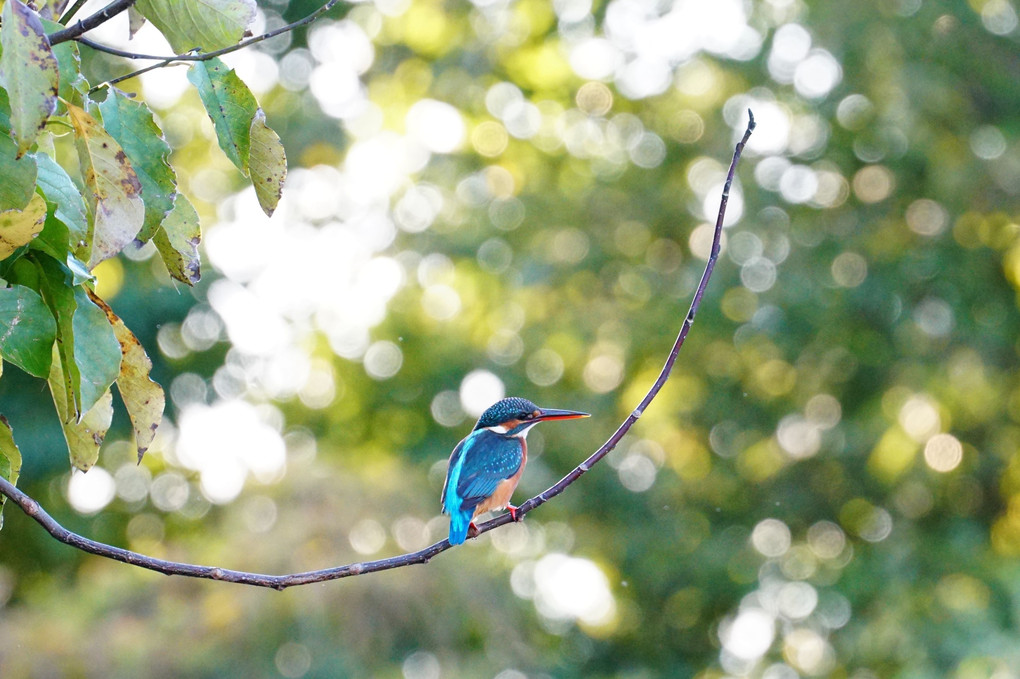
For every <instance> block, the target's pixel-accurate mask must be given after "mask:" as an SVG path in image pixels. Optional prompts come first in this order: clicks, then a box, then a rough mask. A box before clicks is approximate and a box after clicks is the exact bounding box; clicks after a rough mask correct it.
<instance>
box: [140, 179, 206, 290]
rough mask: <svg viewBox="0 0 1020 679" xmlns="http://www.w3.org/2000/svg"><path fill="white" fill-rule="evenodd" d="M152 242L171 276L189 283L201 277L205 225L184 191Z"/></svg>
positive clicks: (179, 194)
mask: <svg viewBox="0 0 1020 679" xmlns="http://www.w3.org/2000/svg"><path fill="white" fill-rule="evenodd" d="M152 242H153V243H155V244H156V250H157V251H158V252H159V256H160V257H161V258H162V259H163V263H164V264H166V268H167V271H169V272H170V275H171V276H173V277H174V278H176V279H177V280H179V281H180V282H182V283H184V284H186V285H194V284H195V283H198V281H199V279H201V277H202V270H201V261H200V260H199V258H198V244H199V243H200V242H202V229H201V227H200V225H199V223H198V213H197V212H195V208H194V206H193V205H192V204H191V201H189V200H188V199H187V198H186V197H185V196H184V194H182V193H178V194H177V199H176V200H175V201H174V209H173V210H171V211H170V214H168V215H167V216H166V219H164V220H163V224H162V225H160V227H159V229H157V230H156V235H155V236H153V238H152Z"/></svg>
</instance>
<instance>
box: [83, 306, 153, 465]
mask: <svg viewBox="0 0 1020 679" xmlns="http://www.w3.org/2000/svg"><path fill="white" fill-rule="evenodd" d="M89 298H90V299H91V300H92V302H93V303H95V305H96V306H98V307H99V308H100V309H102V310H103V312H104V313H105V314H106V318H107V320H109V321H110V325H111V326H113V332H114V334H115V335H116V336H117V341H119V342H120V350H121V353H122V354H123V360H121V363H120V375H118V377H117V388H118V389H119V390H120V396H121V398H122V399H124V406H125V407H126V408H127V411H128V416H129V417H130V418H131V424H132V426H133V427H134V430H135V444H136V445H137V447H138V461H139V462H141V461H142V456H143V455H144V454H145V451H146V450H148V449H149V445H150V444H151V443H152V439H153V438H155V436H156V429H158V428H159V424H160V422H162V421H163V408H164V406H165V405H166V398H165V396H164V395H163V388H162V387H160V386H159V385H158V384H156V383H155V382H153V381H152V380H151V379H150V378H149V373H150V372H151V371H152V361H151V360H150V359H149V356H148V354H146V353H145V349H143V348H142V345H141V343H140V342H139V341H138V338H137V337H135V335H134V333H133V332H131V331H130V330H129V329H128V327H127V326H126V325H124V321H122V320H120V318H119V317H118V316H117V314H115V313H113V309H111V308H110V307H109V305H108V304H107V303H106V302H104V301H103V300H102V299H100V298H99V297H98V296H97V295H95V294H94V293H89Z"/></svg>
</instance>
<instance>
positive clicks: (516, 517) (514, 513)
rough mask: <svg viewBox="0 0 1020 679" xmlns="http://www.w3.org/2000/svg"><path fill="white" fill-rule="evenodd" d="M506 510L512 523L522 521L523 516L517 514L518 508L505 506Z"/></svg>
mask: <svg viewBox="0 0 1020 679" xmlns="http://www.w3.org/2000/svg"><path fill="white" fill-rule="evenodd" d="M506 508H507V511H509V512H510V518H511V519H513V520H514V522H517V521H523V520H524V515H523V514H518V513H517V510H518V509H520V507H514V506H513V505H507V506H506Z"/></svg>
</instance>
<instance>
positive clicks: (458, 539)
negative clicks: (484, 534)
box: [450, 511, 472, 545]
mask: <svg viewBox="0 0 1020 679" xmlns="http://www.w3.org/2000/svg"><path fill="white" fill-rule="evenodd" d="M471 514H472V512H470V511H467V512H450V544H451V545H459V544H461V543H463V542H464V540H466V539H467V532H468V527H469V526H470V525H471Z"/></svg>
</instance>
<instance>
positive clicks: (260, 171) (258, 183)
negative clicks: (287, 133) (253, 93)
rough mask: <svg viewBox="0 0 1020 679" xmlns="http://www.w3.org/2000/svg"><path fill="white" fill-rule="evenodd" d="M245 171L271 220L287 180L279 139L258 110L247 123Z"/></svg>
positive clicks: (264, 115)
mask: <svg viewBox="0 0 1020 679" xmlns="http://www.w3.org/2000/svg"><path fill="white" fill-rule="evenodd" d="M248 170H249V171H250V173H251V183H252V186H254V187H255V195H256V196H257V197H258V199H259V205H261V206H262V211H263V212H265V213H266V214H267V215H268V216H270V217H272V216H273V210H275V209H276V206H277V204H278V203H279V202H280V196H281V195H282V194H283V183H284V181H286V179H287V154H286V153H285V152H284V150H283V144H282V143H281V142H280V136H279V135H278V134H276V132H274V131H273V130H272V128H270V127H269V126H268V125H266V114H265V113H264V112H263V111H262V109H261V108H260V109H259V110H258V111H257V112H256V113H255V118H254V119H253V120H252V121H251V154H250V155H249V158H248Z"/></svg>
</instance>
